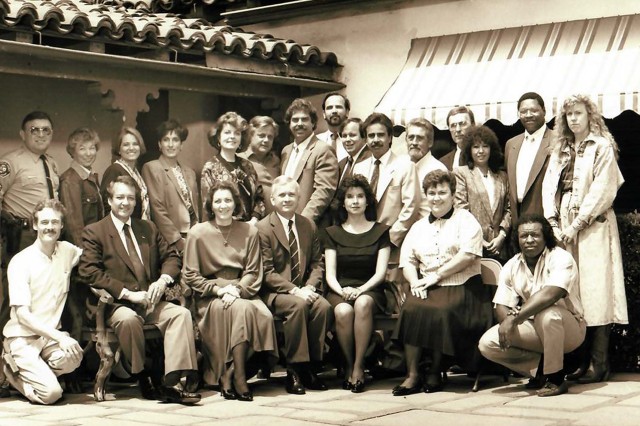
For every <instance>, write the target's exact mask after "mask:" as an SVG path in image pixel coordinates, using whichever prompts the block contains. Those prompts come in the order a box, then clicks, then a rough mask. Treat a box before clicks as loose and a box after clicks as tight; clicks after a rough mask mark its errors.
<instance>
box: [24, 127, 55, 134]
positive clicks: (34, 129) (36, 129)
mask: <svg viewBox="0 0 640 426" xmlns="http://www.w3.org/2000/svg"><path fill="white" fill-rule="evenodd" d="M29 133H31V135H32V136H37V135H39V134H42V135H45V136H50V135H51V133H53V129H51V127H35V126H31V128H29Z"/></svg>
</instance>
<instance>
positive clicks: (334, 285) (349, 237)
mask: <svg viewBox="0 0 640 426" xmlns="http://www.w3.org/2000/svg"><path fill="white" fill-rule="evenodd" d="M335 203H336V205H335V207H334V211H336V222H337V225H334V226H330V227H329V228H327V229H326V231H325V235H324V247H325V251H324V255H325V263H326V269H327V270H326V280H327V285H328V286H329V289H330V290H329V292H328V294H327V296H326V297H327V300H328V301H329V303H331V305H332V306H333V309H334V313H335V319H336V334H337V338H338V342H339V343H340V347H341V349H342V352H343V353H344V357H345V361H346V366H345V379H344V382H343V388H344V389H345V390H351V392H354V393H358V392H362V391H364V355H365V352H366V350H367V347H368V346H369V340H370V338H371V332H372V331H373V314H374V313H375V312H381V311H383V310H384V307H385V296H384V292H383V290H382V288H381V286H380V284H382V282H383V281H384V279H385V275H386V273H387V264H388V263H389V253H390V251H391V248H390V242H389V227H388V226H387V225H383V224H381V223H378V222H376V221H375V220H376V198H375V195H374V194H373V192H372V191H371V187H370V186H369V183H368V182H367V179H366V178H365V177H364V176H362V175H355V176H353V177H347V178H345V179H344V180H343V182H342V184H341V185H340V188H338V192H337V196H336V201H335Z"/></svg>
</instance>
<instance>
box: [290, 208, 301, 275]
mask: <svg viewBox="0 0 640 426" xmlns="http://www.w3.org/2000/svg"><path fill="white" fill-rule="evenodd" d="M289 253H291V282H292V283H293V284H295V285H297V286H298V287H300V285H301V282H300V281H301V276H300V259H299V256H298V241H297V240H296V234H295V233H294V232H293V220H291V219H290V220H289Z"/></svg>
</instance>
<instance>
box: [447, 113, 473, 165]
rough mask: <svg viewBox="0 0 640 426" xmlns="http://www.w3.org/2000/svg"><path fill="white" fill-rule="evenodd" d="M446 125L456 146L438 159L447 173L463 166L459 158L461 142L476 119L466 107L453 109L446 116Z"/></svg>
mask: <svg viewBox="0 0 640 426" xmlns="http://www.w3.org/2000/svg"><path fill="white" fill-rule="evenodd" d="M447 125H448V126H449V132H450V133H451V138H452V139H453V141H454V142H455V144H456V149H454V150H453V151H451V152H450V153H448V154H446V155H444V156H443V157H442V158H440V162H441V163H442V164H444V165H445V166H446V167H447V169H449V171H453V170H454V169H457V168H458V167H460V166H464V164H462V160H461V158H460V156H461V155H460V154H462V140H463V139H464V135H465V133H466V132H467V130H469V128H471V127H472V126H475V125H476V119H475V117H474V116H473V111H471V110H470V109H469V108H467V107H466V106H460V107H455V108H453V109H452V110H451V111H449V114H447Z"/></svg>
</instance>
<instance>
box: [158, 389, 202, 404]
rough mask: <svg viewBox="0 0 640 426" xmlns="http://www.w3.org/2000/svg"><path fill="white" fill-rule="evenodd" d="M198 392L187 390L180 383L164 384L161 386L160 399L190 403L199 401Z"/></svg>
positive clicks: (175, 402) (176, 402) (177, 402)
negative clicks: (173, 384)
mask: <svg viewBox="0 0 640 426" xmlns="http://www.w3.org/2000/svg"><path fill="white" fill-rule="evenodd" d="M200 399H201V396H200V394H199V393H195V392H187V391H185V390H184V389H182V387H181V386H180V385H175V386H165V387H163V388H162V396H161V397H160V400H161V401H163V402H170V403H174V404H184V405H192V404H196V403H198V402H200Z"/></svg>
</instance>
